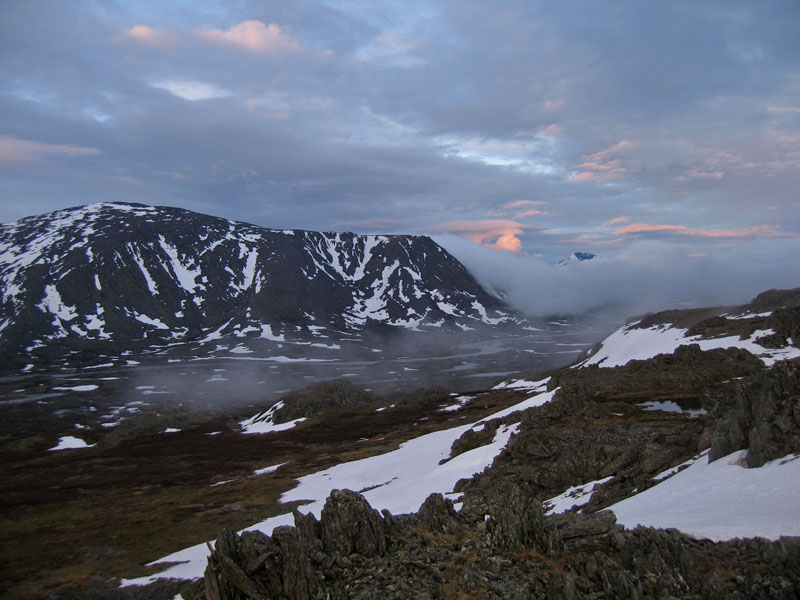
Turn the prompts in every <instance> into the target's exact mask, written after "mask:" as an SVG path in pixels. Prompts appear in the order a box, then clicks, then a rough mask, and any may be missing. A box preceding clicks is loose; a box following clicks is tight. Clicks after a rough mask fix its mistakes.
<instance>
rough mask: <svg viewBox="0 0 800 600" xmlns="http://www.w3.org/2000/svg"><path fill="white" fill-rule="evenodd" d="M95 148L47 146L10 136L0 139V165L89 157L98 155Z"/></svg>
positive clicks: (62, 145)
mask: <svg viewBox="0 0 800 600" xmlns="http://www.w3.org/2000/svg"><path fill="white" fill-rule="evenodd" d="M100 153H101V151H100V150H98V149H97V148H92V147H86V146H75V145H73V144H48V143H46V142H36V141H34V140H23V139H20V138H16V137H12V136H3V137H0V164H2V163H5V164H12V165H13V164H26V163H33V162H37V161H40V160H44V159H46V158H50V157H58V156H67V157H77V156H91V155H93V154H100Z"/></svg>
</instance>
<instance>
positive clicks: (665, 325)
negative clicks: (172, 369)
mask: <svg viewBox="0 0 800 600" xmlns="http://www.w3.org/2000/svg"><path fill="white" fill-rule="evenodd" d="M798 300H800V293H798V290H790V291H782V292H778V291H773V292H769V293H766V294H762V295H761V296H759V297H758V298H757V299H756V302H754V303H752V304H749V305H746V306H742V307H727V308H716V309H707V310H702V311H681V312H670V313H660V314H658V315H651V316H648V317H645V318H642V319H638V320H637V321H635V322H632V323H630V324H629V325H627V326H625V327H623V328H622V329H620V330H619V331H618V332H615V333H614V334H612V335H611V336H609V337H608V338H607V339H606V340H604V342H603V343H602V344H600V345H599V347H598V348H597V349H596V352H595V353H594V354H593V355H592V356H589V357H588V358H587V359H585V360H584V361H582V362H580V363H578V364H577V365H575V366H573V367H572V368H565V369H560V370H557V371H554V372H550V373H536V374H530V376H528V377H525V378H524V379H514V380H508V381H505V382H503V383H501V384H499V385H496V386H495V387H493V388H492V389H485V388H482V389H476V390H473V391H471V392H469V393H468V394H462V395H457V394H453V393H450V392H448V391H447V390H442V389H432V390H420V391H418V392H415V393H413V394H410V395H408V396H407V397H403V398H400V397H398V398H395V397H392V398H380V397H379V396H374V397H373V396H370V395H369V394H366V393H363V392H359V391H358V390H357V389H354V387H353V386H348V385H346V384H344V383H342V382H339V383H334V384H325V385H320V386H315V387H312V388H308V389H307V390H304V391H303V392H300V393H293V394H288V395H286V396H284V397H283V398H282V399H281V400H280V402H279V403H278V404H275V405H274V406H273V408H274V411H273V412H272V413H271V414H270V415H269V416H268V417H267V415H266V413H265V414H264V415H263V416H264V417H267V420H271V422H272V423H273V424H275V423H277V422H282V423H281V424H280V425H277V427H276V428H272V432H271V433H263V434H259V435H243V434H242V433H237V431H240V430H241V422H240V421H235V422H234V423H232V426H233V429H231V430H225V429H224V427H222V425H221V424H220V423H219V421H216V422H214V424H213V426H212V425H211V424H209V425H208V426H203V427H201V426H197V425H192V426H189V425H188V424H187V425H186V426H185V427H186V429H185V430H184V431H181V432H178V433H171V434H163V435H162V434H154V435H152V436H150V437H147V436H141V437H139V438H136V439H121V440H119V441H118V443H117V444H115V445H112V446H109V447H103V448H101V447H100V445H98V446H97V447H96V448H93V449H90V450H75V451H70V452H74V453H75V455H73V457H69V456H64V457H63V460H62V459H58V460H56V459H52V460H48V461H42V460H41V457H40V455H38V454H34V453H32V454H31V458H30V460H28V461H27V462H26V463H24V464H25V468H26V470H27V469H32V470H33V472H34V473H42V472H44V470H45V469H46V468H49V469H51V471H52V472H53V473H58V474H61V473H64V474H66V476H67V477H68V478H70V479H75V478H76V477H77V481H75V483H74V484H71V485H73V487H75V488H77V490H78V491H80V490H82V489H87V488H89V487H90V486H91V489H92V491H93V493H92V494H84V495H83V496H80V495H79V496H77V498H79V499H80V498H83V499H84V505H85V503H86V500H89V499H91V498H93V497H95V495H96V494H105V493H106V492H107V491H108V490H107V489H106V488H105V487H103V486H102V485H98V484H97V483H96V475H95V472H98V471H99V472H103V470H104V469H106V468H107V467H106V465H107V464H108V461H109V459H114V460H116V462H113V463H111V464H110V465H108V466H110V467H113V469H114V473H115V479H114V480H113V481H114V482H115V485H116V486H120V485H125V486H127V487H125V488H124V490H125V493H124V494H123V496H124V497H122V498H120V497H116V496H109V497H110V498H111V502H116V503H118V506H117V507H116V508H114V509H113V510H110V511H106V503H105V502H104V503H103V506H96V505H93V506H92V508H93V510H97V511H100V512H103V511H105V512H103V514H108V515H109V516H113V517H114V518H115V519H116V520H115V521H112V522H111V524H110V527H109V531H108V532H106V533H107V535H106V536H105V537H104V538H102V539H105V540H108V541H106V542H104V543H105V544H107V545H108V547H111V548H125V549H129V550H127V551H128V552H131V554H130V555H129V556H124V560H123V557H122V555H120V557H119V558H113V559H110V560H108V561H107V559H106V558H105V555H103V554H102V553H100V554H98V556H100V557H101V558H98V559H97V560H93V561H92V562H88V561H87V560H86V558H85V557H86V556H90V555H89V554H87V549H89V548H97V546H96V545H91V544H90V545H86V546H84V547H78V548H77V550H76V551H72V556H73V560H74V561H75V564H80V565H84V564H85V565H86V566H85V567H84V566H82V567H81V569H82V572H86V573H91V572H93V571H92V570H91V569H93V568H94V569H103V570H102V571H99V572H102V573H104V574H106V577H108V578H107V579H105V580H103V581H102V582H100V583H98V580H96V579H91V580H87V581H83V580H77V578H76V580H75V581H74V583H73V584H69V585H67V584H61V583H60V582H54V583H52V584H51V586H50V589H52V590H54V592H53V594H51V596H52V597H54V598H64V599H73V598H81V599H84V600H87V599H92V598H120V599H122V598H124V599H140V598H155V599H157V600H161V599H164V600H172V599H173V598H177V594H178V593H180V595H181V597H182V598H183V599H184V600H200V599H202V598H213V599H229V598H230V599H237V600H238V599H243V598H306V597H308V598H328V597H330V598H377V597H386V598H447V599H450V598H453V599H464V598H796V597H798V596H800V573H798V568H799V567H798V565H800V562H799V561H798V558H800V556H799V551H798V538H797V537H791V536H798V535H800V528H799V527H798V525H797V524H798V522H800V519H798V518H797V515H798V511H797V503H796V498H797V496H798V494H800V486H798V481H800V469H798V466H799V465H800V361H798V359H796V358H791V357H792V355H793V353H795V352H796V351H797V339H796V337H795V336H794V334H793V333H792V329H791V323H792V320H793V319H794V315H795V314H796V310H797V307H798V305H800V301H798ZM709 319H714V321H709ZM701 325H702V327H701ZM769 330H772V331H769ZM775 334H778V335H775ZM767 340H772V342H774V343H766V342H767ZM762 343H766V345H762ZM598 358H599V359H602V360H594V359H598ZM279 404H282V405H281V406H279ZM268 406H269V405H265V407H268ZM376 406H377V408H376ZM279 411H280V414H279ZM254 412H255V411H252V412H250V413H249V415H253V413H254ZM241 416H245V415H239V414H237V415H236V418H237V419H238V418H240V417H241ZM289 424H292V425H291V427H288V428H285V429H283V428H282V427H283V426H284V425H287V426H288V425H289ZM279 428H281V429H280V430H279ZM220 430H221V431H220ZM209 433H214V435H209ZM217 433H218V435H217ZM173 436H174V437H173ZM433 438H435V439H439V440H442V439H444V440H445V443H444V444H440V445H438V446H432V445H428V446H425V448H426V449H428V450H430V449H434V450H435V452H433V456H434V458H433V460H432V461H427V462H426V460H425V459H423V456H422V455H420V454H417V455H413V454H409V453H405V454H404V453H403V452H404V451H405V449H406V448H410V447H412V446H413V447H416V448H419V447H420V446H419V445H417V446H414V444H417V442H418V441H420V440H425V439H427V440H430V439H433ZM427 443H428V442H426V444H427ZM165 449H167V450H168V454H167V456H169V463H170V464H169V465H166V464H164V461H163V456H165V454H164V451H165ZM81 453H85V454H82V456H78V454H81ZM59 454H60V453H59ZM64 454H66V453H64ZM130 456H136V468H135V471H136V472H135V473H134V472H132V473H131V474H130V475H129V477H130V483H127V482H126V480H124V479H121V478H120V479H118V476H117V475H116V473H118V472H119V471H120V470H122V469H123V468H124V466H125V465H127V464H128V463H126V462H122V461H120V460H119V459H121V458H125V459H126V460H127V458H129V457H130ZM393 456H394V457H399V458H392V457H393ZM409 456H416V460H418V461H419V463H420V465H417V464H416V463H415V467H414V469H411V470H410V472H411V473H412V476H411V477H408V473H409V469H406V468H405V467H406V466H407V464H408V463H409V462H410V461H409V460H408V457H409ZM402 457H406V458H402ZM709 458H710V459H711V462H709ZM392 461H404V462H403V464H400V462H392ZM422 463H424V464H422ZM173 464H179V465H180V468H179V469H178V470H175V469H172V468H171V466H172V465H173ZM474 464H480V466H479V467H474V466H473V465H474ZM84 465H86V466H85V467H84ZM267 465H269V466H270V467H269V468H268V469H264V468H263V467H265V466H267ZM366 465H370V466H369V468H367V466H366ZM375 465H379V467H380V468H379V469H377V470H376V469H375ZM465 465H468V468H464V467H465ZM485 465H490V466H489V467H487V468H485V469H484V468H483V467H484V466H485ZM37 469H38V470H37ZM255 469H258V470H259V471H265V470H266V471H269V472H270V473H269V474H263V475H258V476H255V477H254V476H253V474H254V470H255ZM448 470H449V471H450V472H453V473H458V474H457V475H456V476H455V477H453V478H452V479H448V480H447V483H444V484H442V483H441V481H440V480H437V479H436V476H438V475H442V476H446V475H447V473H448ZM81 471H85V473H83V474H80V476H78V475H79V472H81ZM367 471H368V472H367ZM476 471H479V472H477V473H476ZM48 472H49V471H48ZM343 473H344V475H343ZM720 473H721V474H722V475H723V480H720V479H719V474H720ZM415 474H419V475H420V476H416V475H415ZM432 474H433V477H431V475H432ZM176 477H180V478H181V479H180V485H177V486H176V485H173V483H176V482H174V479H175V478H176ZM459 477H463V479H460V480H458V478H459ZM42 478H43V476H42V475H40V474H39V475H36V482H37V483H38V481H39V480H40V479H42ZM404 478H405V479H404ZM725 478H727V479H725ZM395 479H397V481H395ZM345 480H346V481H348V482H350V483H348V484H347V485H343V484H342V483H341V482H342V481H345ZM47 481H52V478H51V479H46V478H45V482H47ZM754 481H760V482H761V483H758V484H754V483H753V482H754ZM337 482H339V483H337ZM687 482H688V483H687ZM731 482H733V483H732V484H731ZM310 483H311V484H313V485H309V484H310ZM395 484H397V485H395ZM722 484H724V485H722ZM25 485H26V487H31V486H33V485H34V483H33V482H27V483H26V484H25ZM403 486H406V487H403ZM40 487H41V492H40V493H41V494H42V496H45V495H46V496H47V498H49V497H51V496H53V495H55V494H61V496H59V498H63V499H64V502H62V503H59V505H58V507H57V508H58V509H59V510H60V509H61V507H62V506H67V505H70V504H71V503H72V502H73V500H72V498H75V497H76V496H75V494H74V493H70V494H69V495H67V492H68V491H70V490H71V488H70V489H67V488H64V490H63V491H62V492H59V491H58V490H54V489H53V488H52V486H51V485H42V486H40ZM337 488H338V489H337ZM343 488H350V490H345V489H343ZM665 490H667V491H666V492H665ZM720 490H722V491H720ZM10 491H11V492H14V491H15V490H14V489H13V488H12V489H11V490H10ZM432 491H433V492H439V493H440V494H441V495H439V494H436V493H434V494H433V495H432V496H430V497H428V499H427V500H424V499H425V497H426V496H427V495H428V494H430V493H431V492H432ZM409 492H414V494H411V495H409V496H408V497H411V496H413V498H414V501H413V504H412V503H410V502H406V501H405V500H404V501H403V502H401V503H398V504H397V505H396V506H398V507H399V506H402V508H398V509H394V508H392V509H391V511H392V512H391V513H390V512H389V511H386V510H374V508H378V509H385V508H386V507H387V506H390V507H391V506H395V505H394V504H390V503H389V502H394V498H393V497H392V496H393V495H394V496H396V495H408V493H409ZM16 493H19V492H18V491H17V492H16ZM26 493H27V492H26ZM103 497H104V498H105V497H107V495H106V496H103ZM187 498H190V499H191V500H190V502H191V504H189V505H188V506H184V504H185V503H186V501H187V500H186V499H187ZM387 498H388V500H387ZM131 499H134V500H135V502H130V501H129V500H131ZM179 499H180V500H179ZM176 500H177V502H176ZM423 500H424V502H423ZM731 500H734V502H731ZM309 501H310V502H311V504H308V502H309ZM381 502H383V504H381ZM182 503H183V504H182ZM370 503H371V504H372V506H370V505H369V504H370ZM637 503H638V504H637ZM420 505H421V506H420ZM42 506H44V507H46V506H49V505H47V504H42ZM81 506H82V505H81ZM115 506H116V505H115ZM145 506H146V507H148V508H149V509H150V510H151V511H152V512H151V514H152V516H148V518H147V519H142V518H140V515H141V507H145ZM234 507H235V510H234ZM632 507H633V508H632ZM654 507H655V508H654ZM698 507H700V510H698ZM81 510H83V509H81ZM137 511H138V512H137ZM293 511H296V512H294V515H293V514H292V513H293ZM687 511H689V512H687ZM691 511H693V512H691ZM400 513H410V514H400ZM664 513H668V514H667V515H666V516H664ZM15 514H16V515H21V517H20V518H22V519H23V520H24V518H25V515H24V513H22V512H20V511H17V512H16V513H15ZM82 514H83V513H82ZM687 514H688V515H689V516H691V517H692V518H693V519H694V520H687V519H686V518H685V517H686V516H687ZM132 515H134V516H136V518H135V519H131V518H130V517H131V516H132ZM265 517H266V518H267V519H268V521H269V519H275V520H273V521H271V523H272V524H271V525H268V524H267V523H268V521H262V520H263V519H264V518H265ZM293 517H294V518H293ZM661 517H664V518H661ZM698 517H699V521H698V520H697V518H698ZM106 518H108V517H106ZM259 521H261V523H259V524H258V525H256V526H254V525H253V524H254V523H258V522H259ZM58 522H59V524H61V523H64V521H63V520H60V521H58ZM291 522H294V523H295V527H287V526H285V525H284V526H282V527H275V525H277V524H280V525H283V524H285V523H291ZM637 523H644V524H645V525H647V526H646V527H642V526H639V527H637ZM10 525H11V524H10V522H9V526H10ZM36 526H38V521H37V522H34V523H32V524H31V527H36ZM121 526H128V527H131V528H135V530H136V531H137V532H139V531H141V534H140V535H135V536H134V535H126V536H123V538H119V537H118V533H119V529H120V527H121ZM97 527H98V526H97V524H96V523H95V522H93V523H92V525H91V527H90V531H91V533H92V535H95V534H96V533H97V532H95V530H96V529H97ZM165 527H168V528H169V531H175V532H176V534H180V536H181V537H180V539H178V538H176V537H173V535H174V534H170V535H165V534H164V533H163V531H164V529H165ZM223 528H230V530H225V531H222V533H218V534H217V532H219V531H220V530H221V529H223ZM245 528H247V531H245V532H244V533H240V534H235V533H233V531H232V530H233V529H236V530H239V531H244V530H245ZM258 528H260V529H262V530H263V531H264V532H265V533H266V534H269V535H265V533H257V532H255V531H254V529H258ZM671 528H674V529H671ZM37 531H38V530H37ZM50 535H51V536H53V539H61V540H62V548H65V550H64V552H70V551H71V547H70V546H69V544H68V543H66V541H67V540H69V539H71V538H69V537H68V536H69V535H73V534H68V533H64V532H63V531H62V528H60V527H59V528H57V529H52V530H51V531H50ZM215 535H217V538H218V539H217V541H216V544H215V548H214V549H213V551H212V549H211V548H209V547H207V546H206V544H205V543H204V540H210V539H213V538H214V536H215ZM759 535H763V536H767V537H768V538H769V539H767V537H765V538H758V537H756V536H759ZM737 536H738V537H739V538H742V539H738V540H737V539H734V538H736V537H737ZM19 539H26V538H24V537H20V538H19ZM712 540H728V541H722V542H714V541H712ZM770 540H771V541H770ZM198 542H203V543H199V544H198ZM153 544H158V545H159V547H158V549H152V548H150V546H152V545H153ZM50 546H52V541H51V539H49V538H48V539H47V544H46V545H42V544H39V545H36V546H34V547H32V548H31V549H29V550H27V554H24V552H25V551H26V548H25V544H23V545H21V546H17V547H16V548H17V549H16V551H15V553H14V554H13V555H12V554H11V553H9V552H8V551H5V554H4V555H3V557H4V559H5V560H8V561H16V562H15V564H16V565H17V567H16V568H17V570H18V571H21V570H22V568H23V567H25V566H26V565H29V564H30V563H31V560H32V559H31V558H30V557H36V558H37V560H41V557H42V556H45V555H46V554H47V553H48V551H49V548H50ZM9 548H10V546H9ZM105 548H106V547H105V546H104V547H101V548H97V550H103V551H104V550H105ZM97 550H93V551H97ZM176 550H178V551H177V552H176ZM134 551H135V554H133V552H134ZM20 553H23V554H22V555H23V557H28V559H27V560H22V561H20V560H19V558H18V557H17V556H16V555H17V554H20ZM62 553H63V552H61V551H60V552H59V554H62ZM168 553H170V554H168ZM158 557H164V558H163V559H161V560H160V561H156V563H153V561H154V559H157V558H158ZM134 560H135V564H131V563H132V562H133V561H134ZM115 561H116V562H115ZM51 563H52V564H53V565H54V566H55V564H56V561H55V559H51ZM204 569H205V574H203V573H204ZM29 570H30V569H29ZM26 572H27V571H26ZM50 572H51V573H53V572H55V573H58V574H59V576H61V574H62V573H64V572H66V571H64V570H63V569H60V570H58V571H53V570H52V567H51V571H50ZM109 573H110V574H111V577H109V575H108V574H109ZM119 576H122V577H124V578H125V580H124V585H125V587H121V588H120V587H118V586H119V583H120V581H119V579H115V578H114V577H119ZM129 577H132V578H133V579H128V578H129ZM170 577H183V578H185V579H184V580H178V579H169V578H170ZM190 578H194V580H193V581H191V580H190ZM39 579H41V577H40V578H39ZM50 581H53V579H52V577H51V579H50Z"/></svg>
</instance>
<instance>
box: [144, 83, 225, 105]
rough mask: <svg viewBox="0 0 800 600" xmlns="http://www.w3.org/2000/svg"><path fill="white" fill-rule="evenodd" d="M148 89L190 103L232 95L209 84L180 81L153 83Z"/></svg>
mask: <svg viewBox="0 0 800 600" xmlns="http://www.w3.org/2000/svg"><path fill="white" fill-rule="evenodd" d="M150 87H154V88H158V89H161V90H166V91H168V92H169V93H170V94H172V95H173V96H177V97H178V98H183V99H184V100H189V101H191V102H196V101H198V100H210V99H212V98H225V97H227V96H231V95H232V94H231V92H229V91H228V90H224V89H222V88H219V87H217V86H215V85H213V84H211V83H204V82H202V81H186V80H182V79H168V80H162V81H154V82H152V83H151V84H150Z"/></svg>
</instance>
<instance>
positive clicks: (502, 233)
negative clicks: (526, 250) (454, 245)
mask: <svg viewBox="0 0 800 600" xmlns="http://www.w3.org/2000/svg"><path fill="white" fill-rule="evenodd" d="M526 229H531V226H530V225H525V224H524V223H518V222H516V221H509V220H499V219H498V220H486V221H450V222H448V223H440V224H439V225H434V226H433V227H430V228H429V230H430V231H432V232H437V233H453V234H455V235H458V236H460V237H465V238H468V239H470V240H472V241H473V242H475V243H476V244H480V245H482V246H486V247H487V248H494V249H495V250H507V251H509V252H514V253H520V252H522V240H520V239H519V238H518V237H517V236H519V235H521V234H523V233H524V232H525V230H526Z"/></svg>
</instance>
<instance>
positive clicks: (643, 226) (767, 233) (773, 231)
mask: <svg viewBox="0 0 800 600" xmlns="http://www.w3.org/2000/svg"><path fill="white" fill-rule="evenodd" d="M658 231H665V232H674V233H676V234H679V235H686V236H691V237H703V238H755V237H758V238H780V237H800V234H796V233H791V232H788V231H783V230H782V228H781V226H780V225H755V226H752V227H739V228H732V229H713V228H702V227H686V226H685V225H649V224H647V223H631V224H630V225H626V226H625V227H620V228H619V229H617V231H616V233H617V234H627V233H649V232H658Z"/></svg>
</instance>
